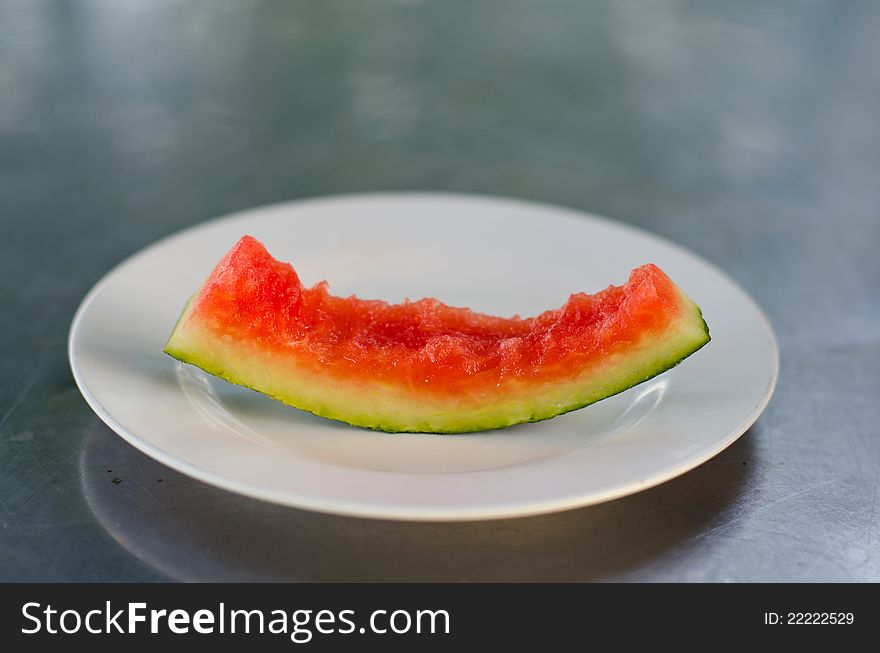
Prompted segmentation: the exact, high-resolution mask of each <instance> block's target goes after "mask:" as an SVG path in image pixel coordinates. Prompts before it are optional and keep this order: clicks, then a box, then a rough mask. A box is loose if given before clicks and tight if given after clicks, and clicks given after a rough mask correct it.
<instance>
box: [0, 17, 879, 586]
mask: <svg viewBox="0 0 880 653" xmlns="http://www.w3.org/2000/svg"><path fill="white" fill-rule="evenodd" d="M878 29H880V3H876V2H870V1H864V2H861V1H853V2H846V3H839V2H833V1H831V0H827V1H823V0H814V1H811V2H776V3H764V2H757V1H745V2H743V1H739V2H725V1H720V0H719V1H714V2H703V3H689V2H679V1H676V0H658V1H656V2H634V1H622V0H618V1H614V2H612V1H610V0H609V1H604V2H590V3H584V2H576V1H573V0H572V1H563V0H548V1H547V2H528V1H527V0H516V1H505V2H500V1H499V2H488V1H484V0H476V1H475V0H469V1H467V2H465V1H464V0H460V1H452V2H443V3H436V2H420V1H418V0H409V1H406V2H403V1H401V2H379V1H377V2H369V3H367V2H364V3H361V2H346V1H340V0H331V1H328V2H314V3H305V2H284V1H277V2H247V3H245V2H238V1H237V0H224V1H218V2H212V3H191V2H184V1H183V0H169V1H167V2H161V3H156V2H150V1H148V0H131V1H128V2H109V1H108V2H91V1H82V2H62V1H58V2H52V1H47V2H39V3H37V2H28V1H22V2H10V1H7V0H2V1H0V302H2V306H3V310H2V313H0V321H2V336H3V337H2V341H0V348H2V355H0V452H2V454H0V579H2V580H63V581H66V580H116V581H151V580H169V579H177V580H264V579H277V580H310V581H311V580H354V581H357V580H444V581H483V580H502V581H513V580H521V581H538V580H547V581H560V580H561V581H569V580H570V581H586V580H625V581H876V580H880V516H878V498H880V442H878V437H880V408H878V406H880V402H878V401H877V398H878V396H880V381H878V379H880V300H878V295H880V293H878V286H880V263H878V261H880V257H878V256H877V253H876V249H877V247H878V245H880V183H878V179H880V130H878V128H877V116H880V67H878V66H877V65H876V62H877V61H880V40H878V39H877V38H876V34H877V31H878ZM371 190H382V191H389V190H435V191H444V190H448V191H456V192H475V193H486V194H495V195H508V196H513V197H520V198H527V199H532V200H537V201H544V202H549V203H555V204H562V205H567V206H571V207H575V208H579V209H584V210H588V211H591V212H595V213H599V214H604V215H607V216H611V217H613V218H616V219H618V220H620V221H623V222H626V223H629V224H632V225H635V226H637V227H641V228H645V229H648V230H650V231H652V232H655V233H658V234H660V235H662V236H665V237H667V238H670V239H672V240H674V241H676V242H678V243H681V244H682V245H684V246H686V247H688V248H690V249H691V250H693V251H695V252H697V253H699V254H700V255H702V256H704V257H705V258H707V259H709V260H710V261H713V262H714V263H716V264H717V265H718V266H719V267H721V268H722V269H723V270H725V271H726V272H727V273H729V274H730V275H731V276H732V277H733V278H735V279H736V280H738V281H739V282H740V283H741V284H742V285H743V286H744V287H745V288H746V289H747V290H748V291H749V292H751V293H752V294H753V296H754V297H755V298H756V299H757V300H758V302H759V303H760V304H761V305H762V306H763V308H764V309H765V310H766V312H767V313H768V315H769V317H770V319H771V321H772V322H773V324H774V325H775V328H776V331H777V334H778V337H779V342H780V347H781V360H782V368H781V377H780V381H779V385H778V388H777V392H776V396H775V397H774V399H773V401H772V402H771V403H770V406H769V408H768V409H767V411H766V412H765V413H764V415H763V416H762V417H761V418H760V419H759V420H758V422H757V423H756V424H755V425H754V427H753V428H751V429H750V430H749V431H748V432H747V433H746V434H745V435H744V436H743V437H742V438H740V439H739V440H738V441H737V442H736V443H735V444H734V445H733V446H731V447H730V448H729V449H727V450H726V451H724V452H723V453H721V454H720V455H719V456H717V457H716V458H714V459H713V460H711V461H710V462H708V463H706V464H705V465H702V466H701V467H699V468H697V469H695V470H694V471H692V472H690V473H688V474H686V475H684V476H682V477H680V478H678V479H676V480H673V481H671V482H668V483H666V484H664V485H661V486H659V487H657V488H655V489H652V490H649V491H646V492H643V493H640V494H637V495H634V496H631V497H628V498H624V499H621V500H617V501H613V502H610V503H606V504H602V505H598V506H594V507H589V508H583V509H579V510H573V511H569V512H564V513H559V514H553V515H546V516H541V517H534V518H527V519H517V520H508V521H497V522H485V523H463V524H424V523H416V524H413V523H397V522H383V521H371V520H361V519H352V518H343V517H336V516H330V515H322V514H314V513H310V512H305V511H299V510H295V509H290V508H283V507H278V506H273V505H269V504H264V503H261V502H258V501H254V500H250V499H247V498H243V497H240V496H237V495H234V494H231V493H227V492H224V491H222V490H218V489H215V488H212V487H209V486H207V485H203V484H201V483H199V482H196V481H194V480H191V479H189V478H187V477H184V476H182V475H180V474H177V473H175V472H173V471H171V470H169V469H167V468H165V467H163V466H162V465H160V464H158V463H156V462H154V461H152V460H151V459H149V458H147V457H146V456H144V455H143V454H141V453H139V452H138V451H136V450H134V449H133V448H132V447H130V446H128V445H127V444H126V443H124V442H123V441H122V439H121V438H119V437H117V436H116V435H114V434H113V433H112V432H111V431H110V430H109V429H108V428H107V427H106V426H104V425H103V424H102V423H101V422H100V421H99V420H98V419H97V417H96V416H95V415H94V414H93V413H92V412H91V411H90V410H89V408H88V407H87V406H86V404H85V402H84V401H83V400H82V398H81V397H80V394H79V392H78V391H77V388H76V386H75V385H74V383H73V379H72V377H71V374H70V371H69V369H68V363H67V356H66V337H67V331H68V326H69V323H70V319H71V317H72V315H73V312H74V310H75V309H76V307H77V305H78V303H79V301H80V300H81V299H82V297H83V295H84V294H85V293H86V292H87V291H88V289H89V288H90V287H91V286H92V284H94V283H95V282H96V281H97V280H98V278H99V277H100V276H101V275H102V274H104V273H105V272H106V271H107V270H108V269H110V268H111V267H112V266H113V265H114V264H116V263H117V262H119V261H120V260H122V259H123V258H125V257H126V256H128V255H130V254H131V253H133V252H135V251H137V250H138V249H140V248H141V247H143V246H145V245H147V244H149V243H151V242H152V241H154V240H156V239H158V238H160V237H162V236H165V235H167V234H170V233H172V232H174V231H176V230H178V229H180V228H182V227H185V226H188V225H191V224H194V223H197V222H200V221H203V220H207V219H210V218H212V217H215V216H218V215H221V214H225V213H229V212H232V211H235V210H239V209H243V208H246V207H251V206H256V205H262V204H267V203H271V202H277V201H282V200H289V199H296V198H301V197H310V196H317V195H328V194H336V193H349V192H360V191H371Z"/></svg>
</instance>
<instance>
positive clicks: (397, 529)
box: [79, 419, 755, 581]
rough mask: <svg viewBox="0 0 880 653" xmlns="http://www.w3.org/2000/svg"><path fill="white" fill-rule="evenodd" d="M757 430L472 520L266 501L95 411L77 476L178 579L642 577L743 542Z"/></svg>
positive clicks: (119, 531) (101, 514) (119, 528)
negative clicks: (603, 486)
mask: <svg viewBox="0 0 880 653" xmlns="http://www.w3.org/2000/svg"><path fill="white" fill-rule="evenodd" d="M754 437H755V436H754V434H752V435H750V434H746V435H745V436H743V437H741V438H740V439H739V440H737V441H736V442H735V443H734V444H733V445H731V446H730V447H729V448H728V449H727V450H725V451H724V452H722V453H721V454H719V455H718V456H717V457H715V458H713V459H712V460H710V461H709V462H707V463H705V464H704V465H702V466H701V467H699V468H697V469H695V470H693V471H691V472H689V473H688V474H685V475H684V476H682V477H679V478H677V479H674V480H672V481H670V482H668V483H665V484H664V485H661V486H658V487H656V488H652V489H650V490H647V491H645V492H642V493H639V494H636V495H632V496H629V497H626V498H623V499H618V500H616V501H613V502H610V503H606V504H600V505H597V506H591V507H588V508H581V509H578V510H573V511H568V512H563V513H557V514H551V515H544V516H540V517H528V518H523V519H512V520H503V521H491V522H470V523H466V524H456V523H440V524H431V523H407V522H390V521H378V520H369V519H356V518H350V517H338V516H333V515H324V514H319V513H312V512H306V511H302V510H297V509H294V508H285V507H280V506H275V505H271V504H268V503H263V502H261V501H256V500H254V499H249V498H247V497H243V496H240V495H236V494H232V493H230V492H226V491H223V490H219V489H216V488H213V487H211V486H208V485H205V484H203V483H200V482H198V481H195V480H193V479H191V478H189V477H187V476H183V475H182V474H178V473H177V472H175V471H173V470H171V469H169V468H167V467H164V466H163V465H161V464H160V463H157V462H156V461H154V460H152V459H150V458H148V457H147V456H145V455H144V454H142V453H140V452H139V451H138V450H137V449H135V448H134V447H131V446H129V445H128V444H126V443H125V441H123V440H122V438H120V437H118V436H117V435H116V434H114V433H113V432H112V431H110V429H108V428H107V427H106V426H105V425H104V424H102V423H101V422H100V421H99V420H97V419H95V420H94V421H93V425H92V428H91V431H90V432H89V434H88V437H87V438H86V441H85V446H84V448H83V450H82V453H81V456H80V459H79V468H80V469H79V471H80V474H79V477H80V482H81V485H82V494H83V496H84V497H85V500H86V501H87V503H88V506H89V508H90V509H91V511H92V513H93V514H94V516H95V519H96V520H97V522H98V523H99V524H100V525H101V526H102V527H103V528H104V529H105V530H106V531H107V533H109V535H110V536H111V537H112V538H113V539H114V540H115V541H116V542H117V543H118V544H119V545H120V546H121V547H122V548H123V549H125V550H126V551H128V552H129V553H131V554H132V555H133V556H135V557H136V558H138V559H139V560H140V561H142V562H143V563H144V564H146V565H148V566H149V567H150V568H151V569H153V570H154V571H156V572H158V573H160V574H162V575H164V576H167V577H169V578H174V579H177V580H185V581H242V580H249V581H264V580H278V581H283V580H288V581H395V580H397V581H419V580H422V581H431V580H435V581H442V580H446V581H448V580H457V581H462V580H464V581H516V580H519V581H588V580H615V579H628V580H644V579H651V578H652V577H653V572H652V567H653V566H656V565H657V564H658V561H662V560H664V558H668V557H669V556H672V557H676V556H677V555H678V554H677V553H676V551H678V550H680V549H681V548H682V547H683V546H684V543H692V542H695V541H697V540H698V539H700V538H703V537H709V536H710V534H711V537H712V538H714V539H716V540H717V541H718V542H720V543H727V542H729V543H730V545H731V546H738V540H736V539H735V535H736V533H737V530H738V524H739V522H738V519H739V518H740V517H742V515H743V512H742V510H743V509H742V505H741V503H742V498H743V495H744V493H745V492H746V491H747V489H748V488H749V487H750V486H751V485H752V484H753V482H754V481H752V480H750V478H751V477H752V475H753V462H754V456H753V451H752V447H753V440H754ZM746 463H748V465H747V464H746ZM695 497H699V498H700V499H699V501H695V500H694V498H695ZM683 504H687V505H688V506H689V507H688V509H687V510H685V511H683V510H681V506H682V505H683ZM732 538H734V539H732ZM511 543H515V545H511ZM352 551H356V552H357V555H352ZM115 555H116V554H115V553H114V556H115ZM660 564H661V566H662V564H663V563H660ZM667 564H668V562H667ZM683 564H685V565H692V564H693V561H691V562H687V561H684V562H683ZM688 568H689V569H690V566H688ZM717 573H721V574H724V573H726V572H724V570H723V568H718V569H716V574H717ZM664 577H665V578H670V579H671V577H669V576H664ZM697 577H699V574H697ZM710 577H711V578H714V579H715V580H730V579H731V577H729V576H723V577H718V576H717V575H716V576H712V574H710ZM677 578H678V579H679V580H681V579H687V578H688V573H683V574H681V575H678V576H677ZM704 579H705V577H704ZM733 579H736V578H735V577H733Z"/></svg>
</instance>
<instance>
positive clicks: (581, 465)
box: [69, 194, 778, 520]
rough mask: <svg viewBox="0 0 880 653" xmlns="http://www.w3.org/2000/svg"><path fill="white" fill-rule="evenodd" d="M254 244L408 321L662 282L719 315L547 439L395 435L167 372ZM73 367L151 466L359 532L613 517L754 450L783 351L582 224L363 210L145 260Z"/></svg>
mask: <svg viewBox="0 0 880 653" xmlns="http://www.w3.org/2000/svg"><path fill="white" fill-rule="evenodd" d="M245 233H249V234H251V235H253V236H255V237H257V238H258V239H260V240H262V241H263V242H264V243H265V244H266V246H267V247H268V248H269V250H270V252H272V254H273V255H275V256H276V257H277V258H280V259H282V260H285V261H290V262H292V263H293V265H294V266H295V267H296V269H297V271H298V272H299V274H300V277H301V278H302V279H303V282H304V283H307V284H311V283H314V282H316V281H319V280H321V279H328V280H329V281H330V284H331V286H330V287H331V290H332V291H333V292H334V293H335V294H341V295H349V294H357V295H359V296H362V297H369V298H381V299H386V300H392V301H400V300H403V299H404V298H406V297H409V298H413V299H415V298H420V297H424V296H433V297H437V298H439V299H441V300H442V301H444V302H445V303H447V304H452V305H458V306H469V307H471V308H474V309H476V310H480V311H483V312H488V313H496V314H500V315H512V314H514V313H518V314H520V315H531V314H536V313H538V312H540V311H543V310H545V309H548V308H555V307H557V306H559V305H561V304H562V303H563V302H564V301H565V300H566V299H567V297H568V295H569V294H570V293H571V292H576V291H587V292H595V291H596V290H599V289H601V288H604V287H605V286H607V285H608V284H610V283H615V284H619V283H622V282H623V281H625V280H626V278H627V275H628V273H629V271H630V269H631V268H634V267H636V266H638V265H641V264H642V263H646V262H649V261H651V262H654V263H657V264H658V265H660V267H662V268H663V269H664V270H665V271H666V272H667V273H668V274H669V275H670V276H671V277H672V278H673V279H674V280H675V281H676V282H678V283H679V285H681V286H682V287H683V288H684V290H685V292H687V293H688V294H689V295H690V296H691V298H693V299H694V301H696V302H697V303H698V304H699V305H700V306H701V307H702V309H703V314H704V316H705V318H706V321H707V322H708V324H709V328H710V331H711V334H712V342H710V343H709V345H707V346H706V347H704V348H703V349H702V350H700V351H699V352H697V353H696V354H695V355H694V356H693V357H691V358H689V359H687V360H686V361H685V362H684V363H682V364H681V365H680V366H678V367H676V368H675V369H673V370H671V371H669V372H667V373H665V374H663V375H661V376H659V377H657V378H655V379H653V380H651V381H649V382H647V383H645V384H643V385H641V386H638V387H636V388H633V389H631V390H629V391H627V392H625V393H623V394H620V395H618V396H616V397H612V398H610V399H606V400H605V401H602V402H599V403H598V404H594V405H593V406H590V407H588V408H585V409H582V410H578V411H575V412H573V413H569V414H567V415H563V416H560V417H556V418H554V419H552V420H549V421H545V422H540V423H537V424H523V425H520V426H515V427H513V428H510V429H505V430H499V431H490V432H486V433H482V434H468V435H443V436H438V435H424V434H412V435H409V434H397V435H388V434H384V433H377V432H372V431H367V430H363V429H358V428H353V427H349V426H347V425H345V424H341V423H338V422H332V421H329V420H324V419H321V418H318V417H315V416H313V415H311V414H309V413H306V412H302V411H299V410H296V409H294V408H290V407H287V406H284V405H282V404H280V403H277V402H274V401H272V400H271V399H268V398H267V397H265V396H263V395H261V394H258V393H256V392H253V391H250V390H247V389H245V388H241V387H237V386H233V385H230V384H228V383H225V382H223V381H220V380H218V379H215V378H213V377H211V376H210V375H208V374H206V373H204V372H202V371H201V370H198V369H196V368H194V367H190V366H187V365H183V364H180V363H178V362H176V361H174V360H173V359H171V358H170V357H169V356H166V355H165V354H163V353H162V347H163V346H164V344H165V340H166V339H167V337H168V335H169V334H170V332H171V329H172V327H173V325H174V322H175V320H176V319H177V317H178V314H179V313H180V311H181V309H182V308H183V306H184V304H185V302H186V301H187V299H188V298H189V296H190V295H191V294H192V293H193V292H194V291H195V290H196V289H197V288H198V287H199V286H200V285H201V283H202V282H203V280H204V279H205V277H206V276H207V274H208V273H209V272H210V270H211V269H212V268H213V266H214V264H215V263H216V262H217V261H218V260H219V259H220V257H221V256H222V255H223V254H224V253H225V252H226V251H227V250H228V249H229V248H230V247H231V246H232V244H233V243H234V242H235V241H236V240H237V239H238V238H239V237H240V236H241V235H242V234H245ZM69 355H70V365H71V368H72V370H73V375H74V378H75V379H76V382H77V384H78V385H79V388H80V390H81V391H82V393H83V396H84V397H85V399H86V401H88V403H89V405H90V406H91V407H92V408H93V409H94V410H95V412H96V413H97V414H98V415H99V416H100V417H101V419H102V420H104V421H105V422H106V423H107V424H108V425H109V426H110V428H112V429H113V430H114V431H116V432H117V433H118V434H119V435H121V436H122V437H123V438H125V439H126V440H127V441H128V442H130V443H131V444H133V445H134V446H135V447H137V448H139V449H140V450H142V451H143V452H145V453H147V454H148V455H150V456H152V457H153V458H155V459H157V460H159V461H161V462H163V463H165V464H166V465H168V466H169V467H172V468H174V469H176V470H178V471H180V472H183V473H184V474H188V475H190V476H193V477H195V478H198V479H200V480H202V481H205V482H207V483H211V484H213V485H216V486H219V487H222V488H225V489H227V490H231V491H233V492H240V493H242V494H246V495H250V496H253V497H257V498H260V499H265V500H267V501H273V502H276V503H281V504H288V505H291V506H298V507H301V508H308V509H312V510H320V511H326V512H333V513H341V514H348V515H360V516H366V517H381V518H392V519H416V520H468V519H490V518H500V517H513V516H521V515H530V514H536V513H542V512H550V511H555V510H562V509H565V508H573V507H576V506H583V505H587V504H591V503H598V502H600V501H606V500H608V499H612V498H615V497H620V496H623V495H626V494H630V493H633V492H637V491H639V490H643V489H645V488H648V487H651V486H653V485H657V484H658V483H661V482H663V481H666V480H668V479H670V478H673V477H675V476H677V475H679V474H682V473H684V472H686V471H688V470H689V469H692V468H693V467H695V466H697V465H699V464H700V463H702V462H704V461H706V460H707V459H709V458H711V457H712V456H714V455H715V454H717V453H718V452H720V451H721V450H722V449H724V448H725V447H727V446H728V445H729V444H731V443H732V442H733V441H734V440H736V438H737V437H739V436H740V435H741V434H742V433H743V432H744V431H745V430H746V429H747V428H748V427H749V426H750V425H751V424H752V423H753V422H754V421H755V420H756V419H757V417H758V415H759V414H760V413H761V411H762V410H763V409H764V407H765V406H766V404H767V401H768V400H769V399H770V396H771V394H772V392H773V388H774V386H775V383H776V377H777V372H778V352H777V347H776V342H775V339H774V336H773V332H772V330H771V328H770V326H769V324H768V322H767V320H766V319H765V318H764V316H763V315H762V313H761V311H760V310H759V309H758V307H757V306H756V305H755V303H754V302H753V301H752V300H751V299H750V298H749V297H748V295H747V294H746V293H745V292H744V291H743V290H742V289H740V288H739V287H738V286H737V285H736V284H735V283H734V282H732V281H731V280H730V279H729V278H727V277H726V276H724V275H723V274H722V273H721V272H719V271H718V270H717V269H715V268H714V267H712V266H711V265H709V264H708V263H706V262H705V261H703V260H701V259H700V258H698V257H697V256H695V255H693V254H691V253H689V252H687V251H685V250H683V249H682V248H680V247H678V246H676V245H673V244H671V243H669V242H667V241H664V240H662V239H660V238H658V237H656V236H652V235H649V234H647V233H644V232H641V231H638V230H635V229H633V228H630V227H627V226H623V225H620V224H616V223H614V222H610V221H607V220H603V219H600V218H597V217H593V216H589V215H585V214H582V213H577V212H574V211H571V210H566V209H561V208H555V207H549V206H543V205H538V204H532V203H527V202H521V201H513V200H506V199H493V198H486V197H473V196H462V195H440V194H438V195H433V194H387V195H361V196H348V197H337V198H327V199H318V200H311V201H304V202H293V203H289V204H281V205H276V206H269V207H265V208H260V209H255V210H251V211H246V212H244V213H239V214H236V215H232V216H228V217H225V218H221V219H218V220H214V221H211V222H207V223H205V224H202V225H198V226H196V227H193V228H190V229H187V230H185V231H182V232H180V233H178V234H175V235H173V236H171V237H169V238H166V239H164V240H162V241H160V242H158V243H156V244H154V245H152V246H151V247H148V248H147V249H145V250H143V251H141V252H140V253H138V254H136V255H135V256H133V257H131V258H129V259H128V260H126V261H125V262H123V263H122V264H120V265H119V266H118V267H116V268H115V269H114V270H112V271H111V272H110V273H109V274H108V275H107V276H106V277H104V279H103V280H101V281H100V282H99V283H98V284H97V285H96V286H95V288H94V289H92V291H91V292H90V293H89V294H88V296H87V297H86V298H85V300H83V303H82V305H81V306H80V308H79V310H78V311H77V314H76V316H75V318H74V320H73V324H72V326H71V330H70V343H69Z"/></svg>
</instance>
